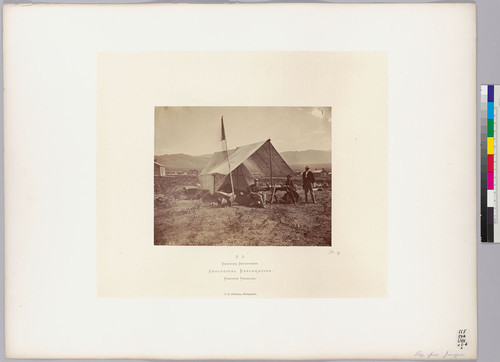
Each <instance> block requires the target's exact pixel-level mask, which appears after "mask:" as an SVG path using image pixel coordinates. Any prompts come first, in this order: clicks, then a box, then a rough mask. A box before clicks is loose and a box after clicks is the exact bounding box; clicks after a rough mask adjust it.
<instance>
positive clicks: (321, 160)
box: [281, 150, 332, 167]
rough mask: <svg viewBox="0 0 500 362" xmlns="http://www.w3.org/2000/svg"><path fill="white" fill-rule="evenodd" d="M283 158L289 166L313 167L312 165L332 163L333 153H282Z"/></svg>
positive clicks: (310, 151)
mask: <svg viewBox="0 0 500 362" xmlns="http://www.w3.org/2000/svg"><path fill="white" fill-rule="evenodd" d="M281 157H283V159H284V160H285V161H286V163H288V164H289V165H302V167H304V165H306V164H308V165H310V166H311V167H312V164H331V163H332V153H331V152H330V151H316V150H307V151H286V152H282V153H281Z"/></svg>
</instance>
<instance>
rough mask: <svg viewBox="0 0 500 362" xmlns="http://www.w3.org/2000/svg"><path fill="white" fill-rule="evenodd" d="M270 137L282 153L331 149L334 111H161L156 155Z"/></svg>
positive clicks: (157, 113) (195, 151)
mask: <svg viewBox="0 0 500 362" xmlns="http://www.w3.org/2000/svg"><path fill="white" fill-rule="evenodd" d="M221 116H224V128H225V131H226V139H227V143H228V148H229V149H231V148H236V147H239V146H244V145H247V144H250V143H255V142H259V141H264V140H267V139H268V138H271V142H272V143H273V145H274V147H275V148H276V149H277V150H278V151H279V152H283V151H303V150H325V151H329V150H331V130H332V112H331V107H156V109H155V155H162V154H173V153H185V154H189V155H203V154H211V153H213V152H216V151H220V150H221V122H220V119H221Z"/></svg>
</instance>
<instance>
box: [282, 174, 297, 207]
mask: <svg viewBox="0 0 500 362" xmlns="http://www.w3.org/2000/svg"><path fill="white" fill-rule="evenodd" d="M285 188H286V194H285V197H284V199H285V200H286V201H287V202H289V201H292V202H293V204H294V205H295V206H297V204H296V201H298V200H299V194H298V193H297V191H296V189H295V185H294V184H293V181H292V176H290V175H288V176H287V177H286V181H285Z"/></svg>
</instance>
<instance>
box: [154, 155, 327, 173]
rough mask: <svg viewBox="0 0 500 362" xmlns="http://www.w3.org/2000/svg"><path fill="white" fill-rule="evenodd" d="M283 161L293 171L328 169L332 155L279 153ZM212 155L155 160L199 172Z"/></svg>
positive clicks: (167, 165) (170, 167) (171, 168)
mask: <svg viewBox="0 0 500 362" xmlns="http://www.w3.org/2000/svg"><path fill="white" fill-rule="evenodd" d="M281 156H282V157H283V159H284V160H285V161H286V163H288V164H289V165H290V167H292V168H293V169H295V168H298V169H302V168H303V167H304V165H305V164H309V165H310V166H311V168H312V169H314V168H315V167H318V168H319V166H317V165H321V167H325V168H329V167H331V166H329V165H331V163H332V153H331V152H330V151H318V150H307V151H286V152H281ZM211 158H212V155H201V156H191V155H186V154H184V153H177V154H172V155H157V156H155V160H156V162H158V163H161V164H162V165H164V166H165V168H166V169H167V170H179V171H187V170H193V169H194V170H198V171H201V170H202V169H203V168H204V167H205V165H206V164H207V163H208V161H210V159H211Z"/></svg>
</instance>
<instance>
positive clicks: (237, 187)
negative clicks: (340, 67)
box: [153, 106, 332, 247]
mask: <svg viewBox="0 0 500 362" xmlns="http://www.w3.org/2000/svg"><path fill="white" fill-rule="evenodd" d="M154 117H155V119H154V163H153V172H154V245H177V246H188V245H193V246H328V247H329V246H332V151H331V149H332V134H331V133H332V109H331V107H161V106H158V107H155V115H154Z"/></svg>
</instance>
